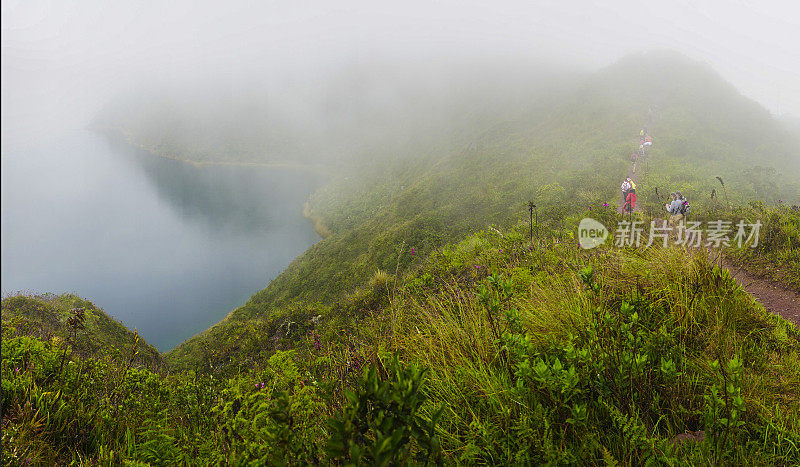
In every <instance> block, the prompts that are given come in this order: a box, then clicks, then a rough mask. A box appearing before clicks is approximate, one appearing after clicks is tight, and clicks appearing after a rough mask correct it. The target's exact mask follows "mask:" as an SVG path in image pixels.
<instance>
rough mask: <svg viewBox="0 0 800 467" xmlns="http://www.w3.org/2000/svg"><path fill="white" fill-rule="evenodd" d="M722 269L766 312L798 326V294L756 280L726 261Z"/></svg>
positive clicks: (783, 287) (723, 262)
mask: <svg viewBox="0 0 800 467" xmlns="http://www.w3.org/2000/svg"><path fill="white" fill-rule="evenodd" d="M722 267H724V268H725V269H727V270H728V271H730V272H731V276H733V278H734V279H736V282H737V283H739V285H741V286H742V287H743V288H744V290H745V291H746V292H747V293H749V294H750V295H752V296H753V298H755V299H756V301H757V302H758V303H760V304H762V305H763V306H764V308H766V310H767V311H769V312H771V313H775V314H777V315H780V316H782V317H783V319H785V320H787V321H791V322H792V323H794V324H795V326H800V292H797V291H795V290H792V289H789V288H787V287H785V286H783V285H782V284H780V283H778V282H773V281H770V280H765V279H761V278H758V277H756V276H754V275H752V274H750V273H748V272H747V271H745V270H744V269H742V268H740V267H738V266H734V265H733V264H731V263H730V262H729V261H726V260H722Z"/></svg>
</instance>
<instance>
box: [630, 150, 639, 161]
mask: <svg viewBox="0 0 800 467" xmlns="http://www.w3.org/2000/svg"><path fill="white" fill-rule="evenodd" d="M638 158H639V154H637V153H635V152H634V153H632V154H631V162H633V163H636V159H638Z"/></svg>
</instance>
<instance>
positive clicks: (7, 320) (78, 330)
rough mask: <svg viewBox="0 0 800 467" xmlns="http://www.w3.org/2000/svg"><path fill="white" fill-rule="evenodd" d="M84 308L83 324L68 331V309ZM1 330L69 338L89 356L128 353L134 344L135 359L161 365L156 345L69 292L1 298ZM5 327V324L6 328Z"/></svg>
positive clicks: (77, 350)
mask: <svg viewBox="0 0 800 467" xmlns="http://www.w3.org/2000/svg"><path fill="white" fill-rule="evenodd" d="M75 309H80V310H82V311H83V319H82V326H76V327H74V331H72V333H71V329H70V326H69V325H68V324H67V322H68V320H69V318H70V317H73V316H74V314H73V313H72V312H71V310H75ZM2 310H3V332H4V333H5V332H11V333H13V334H15V335H29V336H35V337H37V338H39V339H42V340H51V339H55V340H58V341H60V342H62V343H64V342H65V341H68V342H69V343H71V346H72V349H73V350H75V351H76V352H78V353H79V354H80V355H82V356H83V357H84V358H85V357H88V356H96V357H100V356H109V357H114V358H116V357H120V356H123V355H124V356H127V357H130V356H131V352H133V351H134V348H135V350H136V352H137V355H136V356H135V359H134V360H135V361H136V362H138V363H139V364H142V365H146V366H148V367H151V368H158V367H160V366H162V365H163V359H162V357H161V355H160V354H159V352H158V350H156V348H155V347H153V346H152V345H150V344H148V343H147V342H146V341H145V340H144V339H141V338H140V337H139V336H138V335H137V334H134V333H133V332H131V331H130V330H129V329H128V328H126V327H125V326H124V325H123V324H122V323H120V322H119V321H117V320H115V319H114V318H112V317H110V316H108V315H107V314H106V313H105V312H104V311H103V310H101V309H100V308H97V307H96V306H94V304H93V303H92V302H90V301H88V300H84V299H82V298H80V297H77V296H75V295H71V294H63V295H54V294H44V295H17V296H11V297H7V298H4V299H3V301H2ZM7 327H8V328H7Z"/></svg>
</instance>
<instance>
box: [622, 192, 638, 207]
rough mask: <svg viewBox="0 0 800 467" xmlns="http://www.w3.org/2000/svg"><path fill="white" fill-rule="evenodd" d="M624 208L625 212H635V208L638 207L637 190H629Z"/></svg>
mask: <svg viewBox="0 0 800 467" xmlns="http://www.w3.org/2000/svg"><path fill="white" fill-rule="evenodd" d="M623 209H624V210H625V212H633V210H634V209H636V190H633V189H632V190H631V191H629V192H628V196H627V197H626V198H625V205H624V206H623Z"/></svg>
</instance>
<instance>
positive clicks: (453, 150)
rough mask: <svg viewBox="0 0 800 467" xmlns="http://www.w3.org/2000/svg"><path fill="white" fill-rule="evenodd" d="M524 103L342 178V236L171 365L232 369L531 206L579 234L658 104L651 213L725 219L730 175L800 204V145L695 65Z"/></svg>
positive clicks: (336, 192) (328, 214)
mask: <svg viewBox="0 0 800 467" xmlns="http://www.w3.org/2000/svg"><path fill="white" fill-rule="evenodd" d="M517 104H518V105H517V106H514V107H512V110H509V111H508V112H507V113H505V114H496V115H493V116H492V119H491V121H493V123H492V124H491V125H490V126H485V125H486V120H485V119H483V118H476V119H474V120H470V119H465V120H464V122H463V125H462V127H460V128H459V129H457V130H454V133H455V134H457V135H458V136H457V137H455V136H454V137H451V138H445V139H448V140H451V141H456V142H458V145H447V144H444V145H441V144H440V145H439V146H435V145H434V146H432V149H430V151H431V152H430V153H422V156H421V157H417V158H410V159H409V158H391V157H390V158H388V161H387V162H383V163H381V164H379V165H378V166H377V167H374V168H373V170H372V172H367V173H362V174H361V175H360V176H359V172H356V173H355V175H353V176H349V175H350V174H349V173H348V172H345V174H347V175H348V176H341V177H339V178H335V179H334V180H333V181H332V182H331V183H330V184H329V185H327V186H326V187H324V188H323V189H321V190H320V191H319V192H317V193H315V195H313V196H312V199H311V203H310V204H311V207H312V208H313V209H314V211H315V213H316V214H317V215H319V216H322V217H323V218H324V220H325V223H326V225H327V226H328V228H329V230H331V231H332V235H331V236H330V237H328V238H326V239H325V240H324V241H321V242H320V243H318V244H317V245H315V246H314V247H312V248H311V249H309V250H308V251H307V252H306V253H304V254H303V255H301V256H300V257H299V258H297V259H296V260H295V261H294V262H293V263H292V264H291V265H290V266H289V267H288V268H287V270H286V271H284V272H283V273H282V274H281V275H280V276H279V277H278V278H276V279H275V280H274V281H273V282H272V283H271V284H269V286H268V287H267V288H266V289H264V290H262V291H260V292H258V293H257V294H255V295H254V296H253V297H252V298H251V299H250V300H249V301H248V303H247V304H245V305H244V306H243V307H241V308H239V309H237V310H234V311H233V312H231V313H230V314H229V316H228V317H227V318H226V319H225V320H224V321H223V322H222V323H220V324H218V325H217V326H215V327H213V328H211V329H210V330H209V331H207V332H206V333H204V334H201V335H199V336H197V337H195V338H192V339H190V340H188V341H187V342H185V343H183V344H181V345H180V346H178V347H177V348H176V349H175V350H173V351H172V352H170V353H169V354H168V358H170V360H171V361H173V362H174V363H177V364H178V365H179V366H180V365H196V364H197V362H198V361H199V355H201V354H204V355H208V351H207V350H203V349H204V348H206V349H207V348H209V347H215V348H216V349H217V350H218V351H220V352H221V354H222V355H226V357H225V358H230V356H231V355H235V354H236V351H234V350H232V349H228V350H225V349H226V348H227V347H230V346H229V343H230V342H231V341H230V339H231V336H241V335H244V334H246V332H245V331H244V329H245V328H252V327H253V326H267V327H269V328H270V329H272V328H275V327H276V326H277V323H276V320H278V319H285V318H284V317H283V315H284V314H285V313H289V312H287V311H285V310H289V309H293V310H298V309H303V308H312V309H313V310H312V311H309V312H308V313H307V314H308V315H309V316H310V315H312V314H315V313H318V312H319V311H320V309H323V308H326V307H329V306H330V305H331V304H332V303H334V302H335V300H336V299H337V298H338V297H340V296H341V295H342V293H347V292H351V291H353V290H354V289H355V288H356V287H357V286H358V285H359V284H360V283H363V281H365V280H366V279H367V278H368V277H369V276H371V275H372V274H374V273H375V271H376V270H383V271H388V272H390V273H393V272H394V271H403V270H405V269H406V268H407V267H408V266H409V265H411V264H412V263H413V261H414V258H415V256H412V255H409V254H407V253H408V251H410V249H411V248H415V251H416V253H417V255H418V256H419V255H426V254H429V253H430V252H432V251H435V250H436V249H437V248H438V247H439V246H440V245H442V244H443V243H445V242H447V241H450V240H452V239H458V238H461V237H463V236H464V235H466V234H467V233H468V232H469V231H470V230H471V229H475V228H482V227H483V226H485V225H487V224H497V225H507V224H508V223H509V222H516V220H518V219H520V218H524V217H526V212H525V208H524V203H525V202H526V201H528V200H533V201H535V202H536V203H537V205H538V206H539V213H540V221H541V222H542V224H544V225H546V226H549V227H562V226H564V225H566V224H567V223H570V222H574V221H575V220H576V219H579V217H578V216H580V215H581V213H584V212H587V211H586V209H587V208H588V207H590V206H595V207H597V206H599V205H600V204H601V203H603V202H608V203H610V204H611V205H615V203H616V200H617V186H618V185H619V178H620V177H621V176H623V175H624V173H625V171H626V168H625V167H626V164H627V162H626V161H627V155H628V154H629V153H630V151H631V150H632V148H634V147H635V145H636V138H635V134H636V129H637V128H639V127H640V125H641V124H642V121H643V120H644V115H646V112H647V109H648V107H649V106H650V105H654V106H655V107H656V108H657V109H658V111H657V115H656V122H655V124H654V125H652V126H651V131H652V133H653V134H654V136H655V139H656V145H655V146H654V148H653V150H652V152H651V155H650V158H649V161H648V164H647V170H646V174H645V176H644V179H643V182H642V183H641V187H640V188H639V192H640V193H642V195H640V202H642V203H644V204H645V207H646V210H648V211H649V212H651V213H656V215H657V213H659V212H660V209H661V204H662V200H658V199H655V198H654V196H652V195H651V193H654V191H655V187H660V192H661V193H664V192H669V191H670V190H675V189H680V190H683V192H684V193H685V194H686V195H687V196H688V197H689V198H690V199H691V200H692V203H693V209H694V212H695V213H698V214H700V213H704V214H705V215H710V214H711V213H712V212H713V210H714V209H716V208H718V206H717V205H715V204H713V203H711V202H708V201H707V198H705V197H704V194H705V193H710V191H711V189H712V188H714V186H715V184H716V183H717V181H716V180H715V179H714V177H715V176H717V175H719V176H722V177H723V178H724V179H726V180H727V184H728V187H729V188H728V189H729V195H730V197H731V201H732V202H734V203H739V202H743V201H744V200H752V199H758V198H765V197H766V198H767V200H769V199H772V198H780V197H782V198H783V199H785V200H797V202H798V203H800V185H799V184H798V181H797V180H796V178H792V177H791V171H790V170H787V169H790V168H794V167H797V166H798V165H800V162H798V159H800V158H799V157H798V152H797V150H796V147H797V146H796V145H792V144H791V141H792V140H791V138H790V137H789V134H788V133H786V132H785V131H784V130H783V127H782V126H781V125H780V124H779V123H778V122H775V121H773V120H772V119H771V118H770V117H769V115H767V113H766V111H764V110H763V109H761V108H760V107H758V106H757V105H756V104H754V103H753V102H751V101H749V100H747V99H745V98H744V97H742V96H740V95H739V94H738V93H737V92H736V91H735V90H734V89H732V88H731V87H730V86H729V85H727V84H726V83H724V82H723V81H722V80H721V79H720V78H719V77H718V76H717V75H716V74H714V73H713V72H712V71H711V70H709V69H707V68H706V67H704V66H702V65H698V64H695V63H692V62H690V61H688V60H686V59H684V58H682V57H678V56H673V55H671V54H664V53H661V54H645V55H639V56H633V57H630V58H628V59H626V60H624V61H622V62H620V63H619V64H617V65H615V66H613V67H610V68H609V69H606V70H603V71H601V72H598V73H597V74H596V75H595V76H592V77H590V78H589V79H588V80H586V81H585V82H583V83H582V84H581V85H580V86H578V87H577V89H576V88H572V89H571V90H570V91H568V92H567V91H563V90H562V91H561V92H559V93H557V94H555V95H553V96H549V97H543V96H539V97H537V98H531V99H530V100H527V101H524V102H518V103H517ZM482 125H484V126H482ZM690 142H691V143H690ZM416 147H419V146H416ZM437 151H439V152H437ZM398 152H399V153H402V154H405V152H403V151H400V150H398ZM409 152H410V151H409ZM759 164H760V165H761V166H762V167H767V166H770V167H774V169H772V170H773V172H772V174H773V175H772V178H770V179H769V180H767V179H764V178H763V177H762V175H764V174H768V172H769V169H765V170H761V171H760V169H757V168H754V167H755V166H758V165H759ZM754 174H755V175H754ZM764 176H766V175H764ZM767 183H768V185H767ZM767 186H769V189H768V190H767V188H766V187H767ZM717 189H719V186H718V185H717ZM767 195H768V196H767ZM612 222H613V221H612ZM570 225H572V224H570ZM290 304H293V305H291V306H289V305H290ZM291 313H294V312H291ZM244 323H247V324H246V325H245V324H244ZM237 328H241V329H237ZM236 345H239V344H236Z"/></svg>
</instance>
